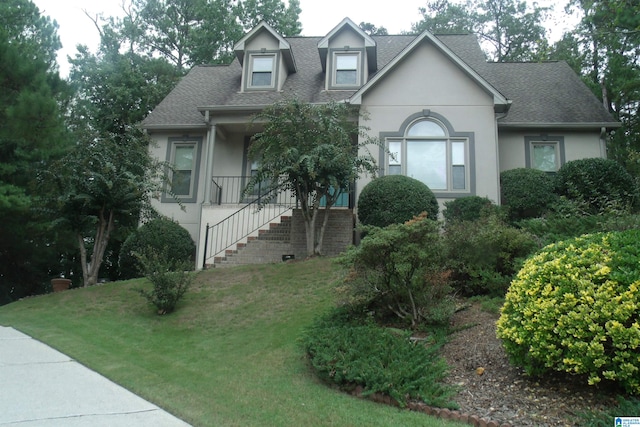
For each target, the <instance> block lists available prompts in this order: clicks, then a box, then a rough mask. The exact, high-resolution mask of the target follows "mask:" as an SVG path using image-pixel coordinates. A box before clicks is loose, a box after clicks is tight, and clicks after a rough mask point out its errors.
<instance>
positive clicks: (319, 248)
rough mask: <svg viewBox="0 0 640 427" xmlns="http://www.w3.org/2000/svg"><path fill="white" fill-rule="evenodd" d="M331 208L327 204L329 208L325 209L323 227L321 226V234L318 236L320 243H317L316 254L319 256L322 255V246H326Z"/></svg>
mask: <svg viewBox="0 0 640 427" xmlns="http://www.w3.org/2000/svg"><path fill="white" fill-rule="evenodd" d="M330 208H331V206H329V204H328V203H327V206H326V207H325V209H324V216H323V218H322V225H321V226H320V233H319V234H318V241H317V243H316V247H315V252H316V254H317V255H320V254H321V253H322V245H323V244H324V232H325V230H326V229H327V224H328V223H329V209H330Z"/></svg>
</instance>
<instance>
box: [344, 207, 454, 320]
mask: <svg viewBox="0 0 640 427" xmlns="http://www.w3.org/2000/svg"><path fill="white" fill-rule="evenodd" d="M365 231H366V236H365V237H364V238H363V239H362V241H361V242H360V245H359V246H357V247H352V248H350V249H349V250H348V251H347V252H346V253H345V254H344V255H343V256H342V258H341V259H340V262H341V263H342V264H343V265H345V266H346V267H347V268H348V269H349V270H348V274H347V276H346V278H345V279H344V282H343V286H342V287H341V288H340V289H341V290H342V293H343V299H344V301H343V302H344V303H345V304H347V305H349V306H351V307H352V308H353V309H354V310H358V309H360V308H363V307H364V308H366V310H367V311H370V312H372V313H373V314H374V315H375V316H376V317H377V318H378V319H385V318H387V317H388V316H390V315H391V316H396V317H398V318H400V319H403V320H406V321H409V322H410V323H411V326H412V327H415V326H416V325H417V324H419V323H446V322H447V321H448V320H449V317H450V316H451V314H452V313H453V311H452V310H453V304H451V303H450V301H449V298H450V288H449V285H448V277H447V275H446V273H444V272H443V269H442V265H443V254H444V250H443V246H442V239H441V235H440V226H439V224H438V223H437V222H436V221H433V220H430V219H428V218H426V215H425V214H423V215H421V216H419V217H416V218H414V219H413V220H411V221H408V222H406V223H405V224H392V225H389V226H388V227H385V228H378V227H367V228H365Z"/></svg>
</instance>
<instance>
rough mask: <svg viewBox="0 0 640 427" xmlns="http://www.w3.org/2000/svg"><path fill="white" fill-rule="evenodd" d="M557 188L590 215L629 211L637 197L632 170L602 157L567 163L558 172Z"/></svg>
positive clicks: (560, 193) (562, 194)
mask: <svg viewBox="0 0 640 427" xmlns="http://www.w3.org/2000/svg"><path fill="white" fill-rule="evenodd" d="M556 191H557V193H558V194H559V195H561V196H565V197H567V198H568V199H570V200H573V201H575V202H576V203H578V204H580V205H582V206H584V207H585V209H586V211H587V212H588V213H590V214H599V213H605V212H607V211H615V212H629V211H630V210H631V209H632V207H633V205H634V203H636V202H637V200H636V199H637V196H638V189H637V186H636V182H635V180H634V178H633V177H632V176H631V175H630V174H629V172H627V171H626V170H625V169H624V167H622V166H621V165H620V164H619V163H617V162H615V161H614V160H610V159H601V158H590V159H580V160H573V161H570V162H567V163H565V164H564V165H563V166H562V167H561V168H560V170H559V171H558V173H557V175H556Z"/></svg>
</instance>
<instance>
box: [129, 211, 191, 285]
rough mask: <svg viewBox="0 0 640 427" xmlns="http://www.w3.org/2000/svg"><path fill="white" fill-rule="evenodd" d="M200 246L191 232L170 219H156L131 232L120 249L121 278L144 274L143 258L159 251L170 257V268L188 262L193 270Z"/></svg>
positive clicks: (167, 260)
mask: <svg viewBox="0 0 640 427" xmlns="http://www.w3.org/2000/svg"><path fill="white" fill-rule="evenodd" d="M195 251H196V245H195V243H194V242H193V239H192V238H191V235H189V232H188V231H187V230H186V229H185V228H183V227H181V226H180V225H179V224H178V223H176V222H174V221H172V220H170V219H168V218H156V219H153V220H151V221H149V222H147V223H146V224H144V225H142V226H141V227H140V228H138V229H137V230H136V231H134V232H133V233H131V234H130V235H129V237H127V239H126V240H125V241H124V243H123V244H122V247H121V249H120V258H119V260H118V266H119V270H120V277H121V278H123V279H130V278H134V277H140V276H142V275H143V274H144V273H145V271H144V268H143V266H142V265H140V262H139V259H140V257H141V256H142V257H145V258H147V259H148V258H150V257H151V256H152V255H154V254H156V255H157V256H159V257H161V259H163V260H166V262H167V264H168V268H169V269H171V270H174V269H175V268H176V267H177V266H183V265H188V266H189V267H188V268H187V269H188V270H193V264H194V262H195Z"/></svg>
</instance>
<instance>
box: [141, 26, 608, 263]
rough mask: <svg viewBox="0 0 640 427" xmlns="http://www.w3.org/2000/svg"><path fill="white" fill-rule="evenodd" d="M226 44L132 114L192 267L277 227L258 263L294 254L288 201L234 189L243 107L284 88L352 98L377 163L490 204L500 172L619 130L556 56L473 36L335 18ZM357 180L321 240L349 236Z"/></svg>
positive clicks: (245, 169) (239, 178)
mask: <svg viewBox="0 0 640 427" xmlns="http://www.w3.org/2000/svg"><path fill="white" fill-rule="evenodd" d="M234 51H235V54H236V58H235V59H234V61H233V62H232V63H231V64H229V65H216V66H197V67H194V68H193V69H192V70H191V71H190V72H189V73H188V74H187V75H186V76H185V77H184V78H183V79H182V80H181V82H180V83H179V84H178V85H177V86H176V88H175V89H174V90H173V91H172V92H171V93H170V94H169V95H168V96H167V97H166V98H165V99H164V100H163V101H162V102H161V103H160V104H159V105H158V106H157V107H156V108H155V109H154V110H153V111H152V112H151V113H150V114H149V116H148V117H147V118H146V119H145V120H144V122H143V127H144V129H146V131H147V132H148V133H149V135H150V136H151V138H152V139H153V140H154V141H155V145H154V147H153V148H151V150H152V151H153V154H154V155H155V156H156V157H158V158H159V159H161V160H167V161H169V162H171V163H173V164H174V165H175V169H174V171H173V172H172V182H173V188H174V191H175V193H176V195H177V196H178V197H179V198H180V200H181V201H182V206H180V204H178V203H176V201H175V199H174V198H172V197H168V196H163V197H162V198H161V199H160V200H159V201H158V202H157V204H156V207H157V209H158V210H159V211H160V212H161V213H163V214H165V215H167V216H169V217H171V218H174V219H175V220H177V221H178V222H179V223H180V224H181V225H182V226H184V227H185V228H186V229H188V230H189V232H190V233H191V235H192V237H193V238H194V240H195V241H196V243H197V247H198V254H197V257H198V258H197V259H198V261H197V263H198V266H204V265H206V264H211V263H212V262H213V260H214V259H215V258H216V257H218V259H221V258H220V257H221V256H223V255H224V254H225V253H230V252H229V251H234V250H235V247H234V246H233V245H236V244H237V243H240V246H244V245H246V244H247V239H250V240H252V241H253V240H255V238H254V237H251V235H252V234H254V235H255V234H256V233H258V235H260V233H262V234H265V233H266V234H268V235H273V234H274V233H275V234H276V236H277V234H278V232H281V233H284V234H286V235H287V237H286V239H282V241H280V243H282V244H283V246H281V247H278V246H277V244H278V239H277V238H274V239H273V240H274V241H275V242H276V243H272V246H269V247H263V248H261V249H259V251H258V253H260V251H261V252H262V254H263V255H264V256H265V257H267V258H268V256H271V258H268V259H270V260H274V257H275V259H278V258H279V257H281V256H285V255H286V256H291V255H295V254H296V253H298V250H297V249H296V248H297V246H296V244H295V242H294V241H295V240H296V237H295V236H297V235H298V234H297V233H298V231H299V230H298V231H296V227H299V224H298V222H299V221H298V222H297V221H296V219H295V210H294V211H293V212H294V213H293V220H292V219H291V216H292V214H291V213H290V210H291V208H292V206H293V207H295V201H291V200H289V199H287V195H281V197H280V200H279V202H278V203H273V204H272V205H270V207H269V208H268V209H267V208H265V209H263V210H261V211H259V212H256V210H255V208H254V205H253V204H252V202H253V201H255V200H256V199H257V198H260V197H261V196H262V194H260V189H257V190H255V191H254V193H253V194H249V195H247V194H243V188H244V185H245V183H246V181H247V179H248V177H250V176H251V174H252V170H253V169H255V166H256V164H255V163H253V162H252V161H250V159H248V158H247V147H248V144H249V141H250V138H251V136H252V135H253V134H254V133H255V132H256V131H257V129H256V127H255V125H254V126H253V127H252V126H251V122H252V115H254V114H255V113H257V112H259V111H261V109H263V108H264V107H265V106H266V105H269V104H272V103H273V102H275V101H278V100H281V99H283V98H286V97H297V98H298V99H300V100H302V101H305V102H311V103H324V102H329V101H340V102H348V103H350V104H352V105H355V106H359V108H360V109H361V110H362V111H366V112H367V113H368V116H369V120H368V121H367V122H366V123H363V124H364V125H365V126H367V127H368V128H370V131H369V132H370V135H371V136H377V137H379V138H380V139H381V141H382V142H384V144H385V145H386V147H388V150H389V151H390V152H392V153H395V154H396V155H395V156H393V157H390V156H389V155H388V154H386V152H385V151H384V150H382V149H380V148H379V147H373V148H372V149H374V150H376V156H378V161H379V165H380V168H381V173H382V174H406V175H409V176H412V177H414V178H416V179H419V180H421V181H423V182H425V183H426V184H427V185H428V186H429V187H430V188H431V189H432V190H433V192H434V193H435V195H436V196H437V198H438V200H439V201H440V202H441V203H443V202H445V201H447V200H450V199H453V198H457V197H463V196H470V195H479V196H486V197H488V198H489V199H491V200H494V201H496V202H498V203H499V202H500V182H499V176H500V172H501V171H504V170H508V169H512V168H520V167H530V168H537V169H541V170H544V171H547V172H553V171H556V170H557V169H558V168H559V167H560V166H561V165H562V164H563V163H565V162H567V161H570V160H574V159H579V158H586V157H605V156H606V146H605V140H606V138H607V133H608V132H609V131H610V130H611V129H613V128H616V127H618V126H619V123H617V122H616V121H614V120H613V119H612V117H611V116H610V114H609V113H608V112H607V110H606V109H605V108H604V107H603V105H601V103H600V102H599V101H598V99H597V98H596V97H595V96H594V95H593V94H592V93H591V92H590V90H589V89H588V88H587V87H586V86H585V85H584V84H583V83H582V81H581V80H580V78H579V77H578V76H577V75H576V74H575V73H574V72H573V71H572V70H571V69H570V68H569V66H568V65H567V64H566V63H564V62H544V63H487V62H486V59H485V56H484V54H483V52H482V51H481V49H480V46H479V45H478V42H477V40H476V38H475V37H474V36H473V35H434V34H431V33H429V32H424V33H422V34H420V35H418V36H410V35H392V36H370V35H367V34H366V33H365V32H363V31H362V30H361V29H360V28H359V27H358V26H357V25H355V24H354V23H353V22H352V21H351V20H350V19H348V18H345V19H344V20H343V21H342V22H340V23H339V24H338V25H337V26H336V27H335V28H333V29H332V30H331V31H330V32H329V33H328V34H327V35H325V36H324V37H287V38H285V37H282V36H280V35H279V34H278V33H277V32H276V31H274V30H273V28H271V27H270V26H269V25H267V24H266V23H260V24H259V25H258V26H256V27H255V28H254V29H252V30H251V31H250V32H248V33H247V34H246V35H245V36H244V37H243V38H242V39H241V40H239V41H238V42H237V44H236V45H235V47H234ZM370 179H371V178H370V177H363V178H362V179H360V180H359V181H358V182H356V183H355V184H354V188H353V189H352V191H351V194H350V196H349V197H348V198H347V199H345V200H344V203H343V204H342V206H343V207H339V208H336V210H335V211H336V219H335V220H334V219H332V220H331V221H333V222H335V223H336V224H338V223H340V224H342V225H341V226H337V228H336V229H335V230H334V232H333V234H332V237H331V239H332V241H339V242H338V244H337V247H336V248H334V250H339V249H340V247H341V245H342V247H343V246H344V245H345V244H348V243H349V242H350V241H351V230H352V228H353V213H354V210H355V208H356V207H357V199H358V195H359V192H360V190H361V189H362V188H363V187H364V186H365V185H366V184H367V182H369V180H370ZM281 218H284V221H285V223H284V224H280V225H278V224H277V222H278V221H279V220H280V219H281ZM296 224H298V225H296ZM340 227H342V228H340ZM264 228H270V229H271V230H272V231H271V232H265V231H259V230H261V229H264ZM340 230H341V231H340ZM248 236H249V237H248ZM341 239H342V240H341ZM284 241H286V242H285V243H283V242H284ZM345 242H346V243H345ZM273 245H276V246H275V247H274V246H273ZM292 245H293V246H292ZM267 258H264V259H261V258H258V259H256V260H255V261H261V260H262V261H264V260H268V259H267Z"/></svg>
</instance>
